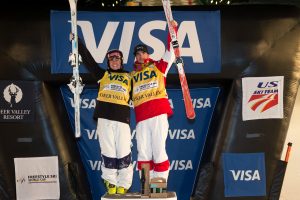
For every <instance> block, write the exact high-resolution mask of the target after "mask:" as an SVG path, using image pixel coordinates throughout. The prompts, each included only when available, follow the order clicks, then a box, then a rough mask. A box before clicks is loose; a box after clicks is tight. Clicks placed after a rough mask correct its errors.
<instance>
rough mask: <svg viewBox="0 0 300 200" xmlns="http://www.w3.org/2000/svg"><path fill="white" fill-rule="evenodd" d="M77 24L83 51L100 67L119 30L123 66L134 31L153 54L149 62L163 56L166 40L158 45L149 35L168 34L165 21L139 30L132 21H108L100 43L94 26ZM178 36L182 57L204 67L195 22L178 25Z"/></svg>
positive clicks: (147, 24) (142, 26)
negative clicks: (162, 32)
mask: <svg viewBox="0 0 300 200" xmlns="http://www.w3.org/2000/svg"><path fill="white" fill-rule="evenodd" d="M69 22H70V21H69ZM77 23H78V26H79V27H80V29H81V31H82V34H83V39H84V41H85V44H86V47H87V49H88V50H89V51H90V53H91V55H92V56H93V57H94V59H95V61H96V62H97V63H103V61H104V59H105V54H106V52H107V51H108V49H110V46H111V43H112V41H113V39H114V38H115V37H117V36H116V35H119V34H117V30H120V29H121V30H122V33H121V34H120V36H118V37H119V38H117V39H118V40H119V41H120V45H119V48H118V49H120V50H121V51H122V52H123V56H124V60H123V62H124V63H125V64H126V63H127V62H128V57H129V55H130V50H131V47H132V45H131V43H132V39H133V34H134V32H135V31H138V37H139V40H140V41H142V42H143V43H144V44H146V45H147V46H149V47H150V48H152V49H153V50H154V52H153V53H152V54H151V58H152V59H154V60H159V59H160V58H161V56H162V55H163V54H164V52H165V42H166V39H163V41H161V40H160V39H159V38H156V37H154V36H153V35H152V34H151V32H153V31H155V30H160V31H167V23H166V21H162V20H153V21H148V22H145V23H144V24H142V25H141V26H140V27H136V22H134V21H125V22H118V21H108V22H107V23H106V26H105V28H104V30H103V33H102V35H101V37H100V39H99V36H95V33H94V28H93V24H92V23H91V22H90V21H85V20H78V21H77ZM177 35H178V41H179V46H180V47H181V48H180V52H181V55H182V56H185V57H191V58H192V59H193V62H194V63H203V56H202V50H201V45H200V41H199V37H198V32H197V28H196V23H195V21H183V22H181V23H180V24H179V25H178V34H177ZM96 41H99V43H98V44H97V43H96ZM183 41H187V42H188V44H189V46H188V47H182V44H183Z"/></svg>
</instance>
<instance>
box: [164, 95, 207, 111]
mask: <svg viewBox="0 0 300 200" xmlns="http://www.w3.org/2000/svg"><path fill="white" fill-rule="evenodd" d="M182 101H183V99H182ZM169 103H170V106H171V108H172V109H174V104H173V100H172V99H169ZM192 103H193V107H194V108H211V101H210V98H197V99H192ZM182 105H183V104H182Z"/></svg>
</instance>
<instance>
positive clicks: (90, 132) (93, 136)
mask: <svg viewBox="0 0 300 200" xmlns="http://www.w3.org/2000/svg"><path fill="white" fill-rule="evenodd" d="M84 131H85V132H86V134H87V136H88V138H89V140H98V134H97V132H96V130H89V129H84Z"/></svg>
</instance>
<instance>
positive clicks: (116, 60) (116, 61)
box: [107, 51, 122, 70]
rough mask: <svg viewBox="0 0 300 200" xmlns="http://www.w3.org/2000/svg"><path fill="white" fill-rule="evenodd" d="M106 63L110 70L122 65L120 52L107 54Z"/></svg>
mask: <svg viewBox="0 0 300 200" xmlns="http://www.w3.org/2000/svg"><path fill="white" fill-rule="evenodd" d="M107 59H108V65H109V67H110V68H111V69H112V70H118V69H121V67H122V55H121V53H120V52H117V51H115V52H111V53H109V54H108V55H107Z"/></svg>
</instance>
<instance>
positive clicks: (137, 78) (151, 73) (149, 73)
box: [133, 71, 157, 83]
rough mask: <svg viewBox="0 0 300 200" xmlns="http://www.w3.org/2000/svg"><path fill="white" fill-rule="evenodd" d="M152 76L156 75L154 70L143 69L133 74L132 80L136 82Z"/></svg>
mask: <svg viewBox="0 0 300 200" xmlns="http://www.w3.org/2000/svg"><path fill="white" fill-rule="evenodd" d="M152 77H157V75H156V73H155V71H144V72H140V73H137V74H136V75H134V76H133V80H134V82H135V83H136V82H139V81H142V80H147V79H149V78H150V79H151V78H152Z"/></svg>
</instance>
